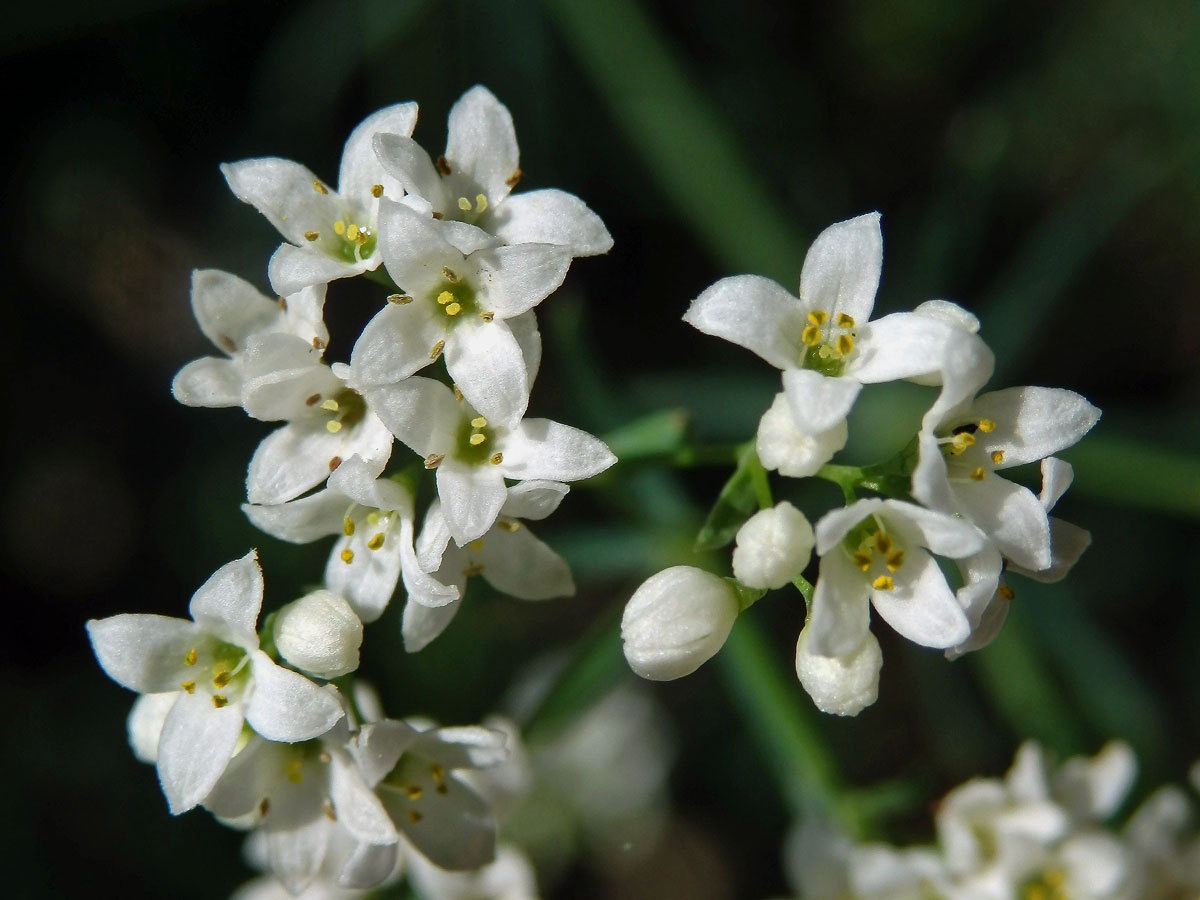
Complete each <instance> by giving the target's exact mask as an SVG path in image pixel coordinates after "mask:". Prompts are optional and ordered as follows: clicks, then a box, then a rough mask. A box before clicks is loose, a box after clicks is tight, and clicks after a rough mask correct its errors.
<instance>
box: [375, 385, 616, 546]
mask: <svg viewBox="0 0 1200 900" xmlns="http://www.w3.org/2000/svg"><path fill="white" fill-rule="evenodd" d="M366 396H367V400H368V403H369V405H370V406H371V408H372V409H374V410H375V411H376V413H377V414H378V415H379V417H380V418H381V419H382V420H383V422H384V423H385V424H386V425H387V427H388V428H390V429H391V431H392V434H394V435H395V436H396V437H397V438H399V439H400V440H401V441H402V442H403V443H405V444H407V445H408V447H409V448H410V449H412V450H413V451H414V452H415V453H417V454H419V455H420V456H423V457H425V465H426V467H427V468H431V469H432V468H436V469H437V487H438V497H439V498H440V499H441V509H442V515H443V516H444V517H445V519H446V525H447V527H448V528H449V529H450V534H451V535H452V536H453V537H454V540H455V541H456V542H457V543H458V545H459V546H460V547H461V546H463V545H464V544H467V543H469V542H470V541H473V540H475V539H476V538H480V537H483V536H484V535H485V534H486V533H487V531H488V529H490V528H491V527H492V524H493V523H494V522H495V521H496V517H497V516H498V515H499V513H500V508H501V507H502V506H503V505H504V503H505V501H506V500H507V499H508V490H507V488H506V487H505V483H504V479H505V478H511V479H513V480H519V481H525V480H545V481H576V480H578V479H581V478H590V477H591V476H593V475H597V474H599V473H600V472H603V471H604V470H605V469H607V468H608V467H609V466H611V465H612V464H613V463H614V462H616V457H615V456H613V455H612V453H611V452H610V451H609V449H608V447H607V446H605V444H604V442H603V441H600V440H599V439H597V438H595V437H592V435H590V434H587V433H586V432H583V431H580V430H579V429H577V428H571V427H570V426H568V425H561V424H559V423H558V422H552V421H550V420H549V419H524V420H522V421H520V422H519V423H517V424H515V425H512V426H505V425H500V424H496V423H493V422H491V421H490V420H489V419H488V418H486V417H485V416H481V415H479V413H477V412H476V411H475V409H474V408H473V407H472V406H471V404H470V403H468V402H467V401H466V400H465V399H461V398H458V397H457V396H456V395H455V393H454V392H453V391H452V390H451V389H450V388H448V387H446V386H445V385H444V384H442V383H441V382H438V381H433V380H432V379H429V378H422V377H419V376H414V377H412V378H408V379H406V380H404V381H402V382H400V383H399V384H395V385H390V386H387V387H381V388H376V389H374V390H371V391H368V392H367V395H366Z"/></svg>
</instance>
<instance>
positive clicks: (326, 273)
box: [267, 244, 381, 297]
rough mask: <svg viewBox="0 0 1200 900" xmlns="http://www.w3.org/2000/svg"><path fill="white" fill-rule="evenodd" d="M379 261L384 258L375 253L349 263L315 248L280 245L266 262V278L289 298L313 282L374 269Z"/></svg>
mask: <svg viewBox="0 0 1200 900" xmlns="http://www.w3.org/2000/svg"><path fill="white" fill-rule="evenodd" d="M380 261H381V257H380V256H379V255H378V254H375V255H372V256H370V257H368V258H367V259H364V260H361V261H356V262H346V261H345V260H342V259H340V258H338V257H335V256H328V255H327V254H325V253H322V252H321V251H320V250H318V249H316V248H315V247H293V246H292V245H291V244H280V245H279V248H278V249H277V250H276V251H275V252H274V253H273V254H271V260H270V262H268V263H267V278H268V279H269V280H270V282H271V290H273V291H274V292H275V293H277V294H279V295H280V296H283V297H287V296H290V295H291V294H297V293H299V292H300V291H303V290H304V289H306V288H311V287H313V286H314V285H322V284H326V283H328V282H330V281H335V280H337V279H338V278H353V277H354V276H355V275H361V274H362V273H363V272H370V271H373V270H374V269H377V268H379V263H380Z"/></svg>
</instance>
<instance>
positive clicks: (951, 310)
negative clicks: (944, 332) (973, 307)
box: [913, 300, 979, 334]
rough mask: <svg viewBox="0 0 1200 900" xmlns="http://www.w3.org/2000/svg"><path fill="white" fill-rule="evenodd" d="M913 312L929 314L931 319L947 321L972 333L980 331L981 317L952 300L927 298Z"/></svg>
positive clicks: (919, 314)
mask: <svg viewBox="0 0 1200 900" xmlns="http://www.w3.org/2000/svg"><path fill="white" fill-rule="evenodd" d="M913 312H914V313H916V314H917V315H918V316H928V317H929V318H931V319H937V320H938V321H940V322H945V323H946V324H947V325H953V326H955V327H956V328H961V329H962V330H963V331H967V332H970V333H971V334H978V333H979V319H978V318H977V317H976V316H975V315H974V314H973V313H971V312H970V311H968V310H965V309H963V308H962V307H961V306H959V305H958V304H957V303H954V302H952V301H950V300H926V301H925V302H924V303H920V304H918V305H917V307H916V309H914V310H913Z"/></svg>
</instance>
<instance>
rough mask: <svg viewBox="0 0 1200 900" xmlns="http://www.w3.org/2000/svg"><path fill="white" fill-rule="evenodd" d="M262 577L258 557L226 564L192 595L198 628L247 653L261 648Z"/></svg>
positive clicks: (192, 611)
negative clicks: (259, 641)
mask: <svg viewBox="0 0 1200 900" xmlns="http://www.w3.org/2000/svg"><path fill="white" fill-rule="evenodd" d="M262 599H263V577H262V569H261V568H260V567H259V565H258V553H257V551H254V550H251V551H250V552H249V553H247V554H246V555H245V556H243V557H242V558H241V559H235V560H234V561H233V562H228V563H225V565H223V566H221V568H219V569H217V571H215V572H213V574H212V575H211V576H209V579H208V581H206V582H204V584H202V585H201V586H200V588H199V589H198V590H197V591H196V593H195V594H193V595H192V602H191V604H190V605H189V606H188V612H189V613H190V614H191V617H192V618H193V619H195V621H196V624H197V625H199V626H200V627H201V628H203V629H204V630H205V631H208V632H210V633H212V634H216V635H218V636H220V637H221V638H223V639H224V640H227V641H232V642H233V643H235V644H237V645H238V646H239V647H241V648H243V649H244V650H254V649H257V648H258V635H257V634H256V633H255V626H256V625H257V623H258V613H259V611H260V610H261V609H262Z"/></svg>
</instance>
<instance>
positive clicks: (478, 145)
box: [375, 85, 612, 256]
mask: <svg viewBox="0 0 1200 900" xmlns="http://www.w3.org/2000/svg"><path fill="white" fill-rule="evenodd" d="M375 151H376V153H377V154H378V156H379V161H380V163H381V164H382V165H383V167H384V169H385V170H387V171H388V172H390V173H391V174H392V175H393V176H395V177H396V178H397V179H398V180H399V181H400V182H401V183H402V184H404V186H405V187H406V188H407V189H408V196H406V197H405V198H404V202H405V203H406V204H408V205H410V206H412V207H413V208H414V209H418V210H420V211H421V212H424V213H425V214H426V215H429V214H432V215H433V217H434V218H436V219H440V220H443V221H458V222H467V223H469V224H471V225H475V226H477V227H478V228H482V229H483V230H484V231H486V232H488V233H489V234H493V235H495V236H496V237H498V238H500V239H501V240H503V241H504V243H506V244H527V243H535V244H557V245H559V246H563V247H567V248H569V250H570V251H571V255H572V256H592V255H595V254H597V253H607V252H608V251H609V250H610V249H611V248H612V237H610V236H609V233H608V230H607V229H606V228H605V227H604V223H603V222H601V221H600V218H599V216H597V215H596V214H595V213H594V212H592V211H591V210H590V209H588V207H587V205H586V204H585V203H584V202H583V201H582V200H580V199H579V198H578V197H576V196H574V195H572V194H568V193H565V192H564V191H559V190H553V189H550V190H539V191H529V192H527V193H523V194H516V195H511V194H510V193H509V192H510V191H511V190H512V189H513V188H514V187H516V185H517V182H518V181H520V180H521V169H520V168H519V166H518V162H519V156H518V151H517V135H516V131H515V129H514V128H513V121H512V116H511V115H510V114H509V112H508V109H507V108H506V107H505V106H504V104H502V103H501V102H500V101H499V100H497V99H496V98H495V96H494V95H493V94H492V92H491V91H489V90H488V89H487V88H485V87H481V86H479V85H476V86H475V87H473V88H471V89H470V90H469V91H467V92H466V93H465V94H463V95H462V97H460V98H459V100H458V102H457V103H455V104H454V106H453V108H452V109H451V110H450V122H449V134H448V137H447V140H446V155H445V156H440V157H438V159H437V161H436V162H434V161H433V160H431V159H430V158H429V154H428V153H426V152H425V151H424V150H423V149H422V148H421V147H420V145H419V144H417V142H416V141H414V140H413V139H412V138H410V137H408V136H407V135H402V134H380V135H378V136H377V137H376V138H375Z"/></svg>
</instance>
